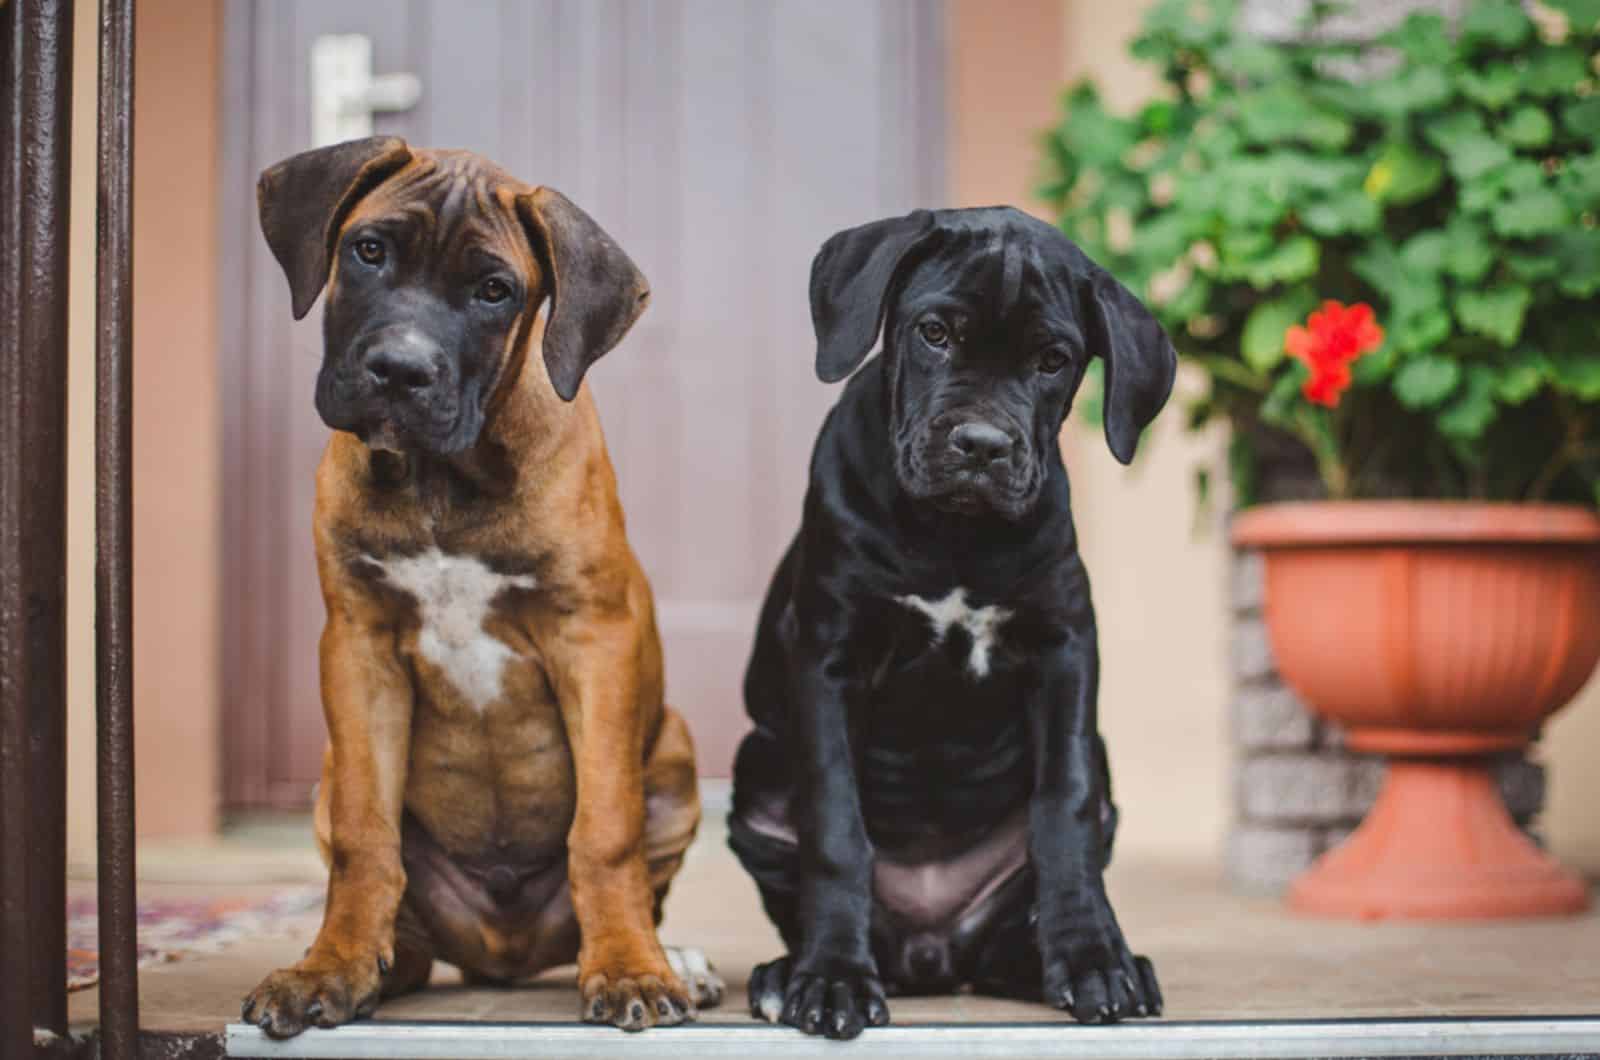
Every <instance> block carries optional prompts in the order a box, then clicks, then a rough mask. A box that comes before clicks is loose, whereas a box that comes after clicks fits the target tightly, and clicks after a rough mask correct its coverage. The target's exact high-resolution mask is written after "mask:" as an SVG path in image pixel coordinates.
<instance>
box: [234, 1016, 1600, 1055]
mask: <svg viewBox="0 0 1600 1060" xmlns="http://www.w3.org/2000/svg"><path fill="white" fill-rule="evenodd" d="M226 1044H227V1052H228V1055H229V1056H235V1057H331V1058H367V1057H371V1058H378V1057H384V1058H388V1057H398V1058H409V1060H447V1058H448V1060H478V1058H495V1060H505V1058H510V1057H538V1058H540V1060H614V1058H615V1057H618V1056H623V1055H626V1056H637V1057H667V1058H675V1057H684V1058H690V1060H719V1058H722V1057H727V1058H729V1060H751V1058H752V1057H757V1056H759V1057H761V1058H762V1060H768V1058H772V1060H783V1058H787V1057H820V1056H827V1057H831V1058H833V1060H839V1058H841V1057H849V1058H850V1060H857V1058H859V1060H886V1058H896V1060H898V1058H902V1057H904V1058H907V1060H910V1058H913V1057H915V1058H918V1060H921V1058H927V1057H933V1058H941V1057H943V1058H950V1060H958V1058H959V1060H984V1058H989V1060H1001V1058H1004V1060H1023V1058H1026V1060H1034V1058H1038V1060H1055V1058H1063V1060H1065V1058H1087V1057H1095V1058H1106V1060H1119V1058H1126V1060H1157V1058H1159V1060H1211V1058H1216V1060H1224V1058H1227V1060H1232V1058H1250V1057H1257V1058H1267V1057H1274V1058H1281V1060H1290V1058H1300V1057H1329V1058H1333V1057H1380V1056H1418V1057H1420V1056H1477V1057H1491V1056H1539V1055H1563V1056H1583V1055H1589V1054H1600V1017H1590V1016H1582V1017H1517V1018H1500V1019H1383V1020H1366V1019H1359V1020H1358V1019H1351V1020H1265V1021H1261V1020H1258V1021H1247V1022H1233V1021H1207V1022H1193V1023H1176V1022H1175V1023H1145V1024H1127V1025H1123V1026H1117V1027H1082V1026H1075V1025H1072V1024H1061V1023H1004V1024H994V1023H990V1024H981V1023H944V1024H917V1025H904V1026H898V1027H885V1028H882V1029H880V1030H872V1031H868V1032H867V1033H866V1034H864V1035H862V1037H861V1038H859V1039H857V1040H856V1041H854V1042H851V1043H849V1044H848V1045H841V1044H840V1043H837V1042H830V1041H826V1040H821V1039H815V1038H806V1037H804V1036H803V1035H801V1034H799V1033H797V1032H795V1031H793V1030H790V1029H788V1028H779V1027H768V1026H763V1025H760V1024H756V1023H750V1024H748V1025H726V1024H724V1025H706V1024H701V1025H697V1026H689V1027H675V1028H672V1029H671V1030H661V1031H647V1032H645V1033H644V1034H640V1035H637V1036H635V1035H628V1036H626V1037H624V1036H623V1035H622V1034H621V1032H619V1031H616V1030H614V1029H612V1028H609V1027H585V1026H583V1025H581V1024H571V1023H432V1022H430V1023H420V1022H418V1023H410V1022H403V1021H398V1020H396V1021H380V1022H371V1021H369V1022H365V1023H355V1024H351V1025H349V1026H345V1027H340V1028H338V1029H337V1030H329V1031H324V1030H312V1031H307V1032H306V1033H304V1034H302V1035H300V1036H299V1037H297V1038H292V1039H290V1040H288V1041H283V1042H277V1041H273V1040H272V1039H270V1038H268V1037H267V1036H266V1035H264V1034H262V1033H261V1031H260V1030H259V1029H257V1028H255V1027H253V1026H250V1025H249V1024H244V1023H231V1024H229V1025H228V1028H227V1038H226Z"/></svg>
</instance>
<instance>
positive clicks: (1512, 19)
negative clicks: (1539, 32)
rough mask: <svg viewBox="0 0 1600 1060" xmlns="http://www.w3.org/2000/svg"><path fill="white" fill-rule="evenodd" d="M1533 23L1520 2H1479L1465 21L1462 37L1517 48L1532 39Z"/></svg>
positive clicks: (1477, 41) (1509, 0)
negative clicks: (1529, 36)
mask: <svg viewBox="0 0 1600 1060" xmlns="http://www.w3.org/2000/svg"><path fill="white" fill-rule="evenodd" d="M1532 31H1533V23H1532V22H1530V21H1528V16H1527V15H1525V14H1523V13H1522V7H1521V5H1520V4H1518V3H1516V0H1477V2H1476V3H1473V4H1471V5H1469V6H1468V8H1467V17H1466V18H1464V19H1462V20H1461V37H1462V39H1463V40H1465V41H1469V42H1473V43H1484V44H1492V45H1495V46H1497V47H1501V48H1514V47H1516V46H1517V45H1519V44H1521V43H1522V42H1523V41H1525V40H1527V39H1528V34H1529V33H1531V32H1532Z"/></svg>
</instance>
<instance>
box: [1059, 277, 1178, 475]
mask: <svg viewBox="0 0 1600 1060" xmlns="http://www.w3.org/2000/svg"><path fill="white" fill-rule="evenodd" d="M1086 287H1087V290H1086V291H1085V292H1084V294H1083V299H1082V302H1083V308H1084V314H1083V315H1084V322H1085V325H1086V330H1087V335H1086V336H1085V337H1086V339H1087V340H1088V343H1089V348H1090V350H1091V352H1094V353H1098V354H1100V355H1101V356H1102V357H1104V358H1105V362H1106V398H1105V421H1106V444H1107V445H1109V446H1110V447H1111V452H1112V454H1113V455H1114V456H1116V458H1117V459H1118V460H1120V461H1121V462H1122V463H1124V464H1126V463H1129V462H1131V461H1132V460H1133V454H1134V450H1135V449H1137V448H1138V446H1139V436H1140V435H1141V434H1143V433H1144V429H1145V428H1146V427H1148V426H1149V425H1150V421H1151V420H1153V419H1155V418H1156V413H1158V412H1160V411H1161V407H1162V406H1163V405H1165V404H1166V403H1167V396H1168V395H1169V394H1171V393H1172V381H1173V379H1174V377H1175V376H1176V375H1177V373H1178V354H1177V351H1176V350H1174V349H1173V348H1172V341H1171V340H1170V339H1168V338H1167V333H1166V331H1165V330H1163V328H1162V327H1161V324H1160V322H1158V321H1157V320H1156V318H1155V317H1154V315H1152V314H1151V312H1150V310H1148V309H1146V308H1145V306H1144V303H1143V302H1140V301H1139V299H1137V298H1135V297H1134V295H1133V292H1131V291H1129V290H1128V289H1127V288H1126V287H1124V286H1122V284H1120V283H1118V282H1117V281H1116V279H1114V278H1113V277H1112V275H1111V274H1110V273H1108V272H1106V271H1105V270H1104V269H1102V268H1100V267H1099V266H1098V265H1091V267H1090V269H1089V273H1088V283H1087V284H1086Z"/></svg>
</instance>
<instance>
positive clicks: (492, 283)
mask: <svg viewBox="0 0 1600 1060" xmlns="http://www.w3.org/2000/svg"><path fill="white" fill-rule="evenodd" d="M510 297H511V285H510V284H508V283H506V282H505V281H504V280H494V279H489V280H484V281H483V285H482V286H481V287H479V288H478V300H479V301H480V302H488V303H489V304H490V305H496V304H498V303H500V302H504V301H505V300H506V299H507V298H510Z"/></svg>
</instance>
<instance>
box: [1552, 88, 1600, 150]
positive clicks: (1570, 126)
mask: <svg viewBox="0 0 1600 1060" xmlns="http://www.w3.org/2000/svg"><path fill="white" fill-rule="evenodd" d="M1561 124H1562V125H1563V126H1565V127H1566V130H1567V131H1568V132H1569V133H1571V134H1572V135H1574V136H1577V137H1579V138H1581V139H1584V140H1594V139H1596V138H1600V96H1589V97H1587V98H1586V99H1579V100H1574V101H1573V102H1571V103H1568V104H1567V105H1566V106H1565V107H1563V108H1562V110H1561Z"/></svg>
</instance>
